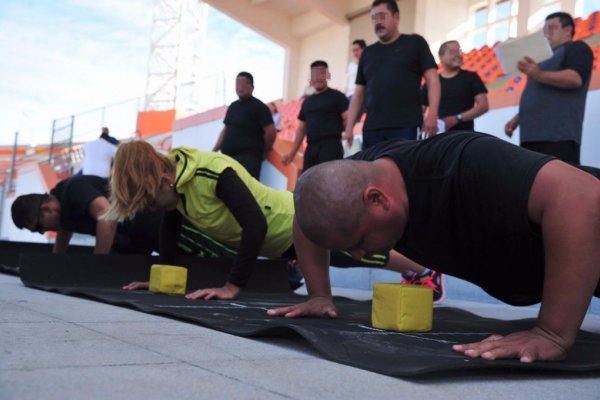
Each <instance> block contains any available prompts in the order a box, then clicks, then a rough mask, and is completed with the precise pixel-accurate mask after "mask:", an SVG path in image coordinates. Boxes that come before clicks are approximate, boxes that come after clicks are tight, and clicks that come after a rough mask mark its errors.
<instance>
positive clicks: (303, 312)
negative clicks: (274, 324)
mask: <svg viewBox="0 0 600 400" xmlns="http://www.w3.org/2000/svg"><path fill="white" fill-rule="evenodd" d="M267 314H268V315H271V316H273V317H276V316H284V317H286V318H294V317H301V316H304V317H321V318H336V317H337V310H336V309H335V306H334V305H333V301H332V300H331V298H330V297H312V298H311V299H310V300H308V301H306V302H304V303H300V304H296V305H293V306H289V307H280V308H273V309H271V310H267Z"/></svg>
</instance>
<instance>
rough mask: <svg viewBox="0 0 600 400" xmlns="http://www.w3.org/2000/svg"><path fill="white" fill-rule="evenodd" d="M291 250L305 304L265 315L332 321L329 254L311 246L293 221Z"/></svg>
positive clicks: (332, 308) (333, 307) (334, 314)
mask: <svg viewBox="0 0 600 400" xmlns="http://www.w3.org/2000/svg"><path fill="white" fill-rule="evenodd" d="M293 229H294V247H295V248H296V255H297V257H298V264H299V265H300V267H301V269H302V274H303V275H304V280H305V281H306V288H307V289H308V295H309V297H310V298H309V300H308V301H306V302H304V303H300V304H296V305H293V306H289V307H280V308H275V309H272V310H269V311H267V313H268V314H269V315H272V316H277V315H279V316H285V317H288V318H293V317H299V316H314V317H329V318H335V317H336V316H337V311H336V309H335V306H334V305H333V300H332V297H331V284H330V282H329V251H328V250H326V249H324V248H322V247H319V246H317V245H316V244H314V243H313V242H311V241H310V240H309V239H308V238H307V237H306V236H304V233H302V230H301V229H300V227H299V226H298V224H297V223H296V222H295V221H294V228H293Z"/></svg>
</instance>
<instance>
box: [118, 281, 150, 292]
mask: <svg viewBox="0 0 600 400" xmlns="http://www.w3.org/2000/svg"><path fill="white" fill-rule="evenodd" d="M149 287H150V282H148V281H146V282H140V281H134V282H131V283H130V284H129V285H125V286H123V289H125V290H142V289H148V288H149Z"/></svg>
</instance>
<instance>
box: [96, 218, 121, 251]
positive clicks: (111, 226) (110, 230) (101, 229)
mask: <svg viewBox="0 0 600 400" xmlns="http://www.w3.org/2000/svg"><path fill="white" fill-rule="evenodd" d="M116 232H117V223H116V222H114V221H105V220H100V221H98V222H97V223H96V247H94V254H108V253H110V249H111V247H112V244H113V240H114V239H115V233H116Z"/></svg>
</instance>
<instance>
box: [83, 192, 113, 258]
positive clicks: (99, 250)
mask: <svg viewBox="0 0 600 400" xmlns="http://www.w3.org/2000/svg"><path fill="white" fill-rule="evenodd" d="M109 209H110V203H109V202H108V199H107V198H106V197H104V196H100V197H96V198H95V199H94V200H92V201H91V202H90V204H89V206H88V213H89V214H90V216H91V217H92V218H94V219H95V220H96V246H95V247H94V254H108V253H110V249H111V247H112V244H113V240H114V239H115V233H116V232H117V222H116V221H107V220H105V219H102V218H100V217H101V216H103V215H104V214H106V213H107V212H108V210H109Z"/></svg>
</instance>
